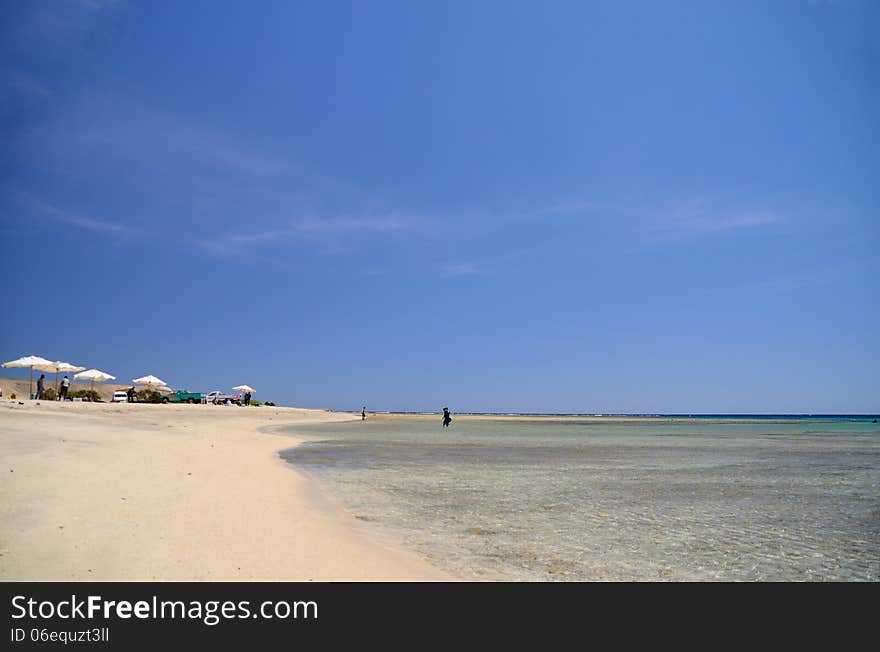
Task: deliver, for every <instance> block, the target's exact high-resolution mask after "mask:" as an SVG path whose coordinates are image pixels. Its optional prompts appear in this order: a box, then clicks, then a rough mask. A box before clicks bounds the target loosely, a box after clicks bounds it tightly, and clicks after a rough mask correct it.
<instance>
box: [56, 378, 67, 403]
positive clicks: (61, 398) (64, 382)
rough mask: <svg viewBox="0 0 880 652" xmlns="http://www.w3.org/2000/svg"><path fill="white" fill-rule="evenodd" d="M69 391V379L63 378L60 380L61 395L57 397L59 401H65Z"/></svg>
mask: <svg viewBox="0 0 880 652" xmlns="http://www.w3.org/2000/svg"><path fill="white" fill-rule="evenodd" d="M69 389H70V378H68V377H67V376H65V377H64V378H62V379H61V393H60V394H59V395H58V400H59V401H66V400H67V391H68V390H69Z"/></svg>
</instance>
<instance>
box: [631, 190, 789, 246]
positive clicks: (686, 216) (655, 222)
mask: <svg viewBox="0 0 880 652" xmlns="http://www.w3.org/2000/svg"><path fill="white" fill-rule="evenodd" d="M646 213H647V216H640V218H639V219H638V221H637V224H638V225H639V226H640V227H641V228H642V235H643V236H644V237H645V238H647V239H648V240H649V241H667V242H668V241H675V240H683V239H688V238H696V237H703V236H706V237H709V236H721V235H725V234H731V233H735V232H745V231H751V230H757V229H763V228H767V227H771V226H773V225H777V224H780V223H782V222H784V221H785V217H784V215H783V214H782V213H779V212H778V211H774V210H771V209H767V208H751V207H720V208H719V207H715V206H711V205H709V203H708V202H706V201H705V200H702V199H695V200H690V201H687V202H683V203H679V204H677V205H673V206H671V207H661V208H659V209H656V210H654V211H650V212H648V211H646Z"/></svg>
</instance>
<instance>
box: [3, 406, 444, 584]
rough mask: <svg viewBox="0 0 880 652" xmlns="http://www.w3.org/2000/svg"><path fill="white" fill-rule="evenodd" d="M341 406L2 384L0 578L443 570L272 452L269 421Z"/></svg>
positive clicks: (274, 440) (427, 575)
mask: <svg viewBox="0 0 880 652" xmlns="http://www.w3.org/2000/svg"><path fill="white" fill-rule="evenodd" d="M21 403H23V404H21ZM38 403H39V404H38ZM352 418H359V417H355V416H353V415H350V414H344V413H332V412H328V411H324V410H308V409H297V408H267V407H260V408H238V407H214V406H190V405H179V406H177V405H146V404H124V403H123V404H94V403H92V404H89V403H71V402H68V403H64V404H62V403H56V402H46V401H41V402H34V401H22V402H20V401H17V400H16V401H11V400H8V399H7V398H6V397H4V400H3V401H0V456H2V458H3V467H2V472H0V477H2V481H0V494H2V500H0V580H4V581H11V580H21V581H70V580H74V581H76V580H96V581H128V580H135V581H139V580H143V581H174V580H181V581H183V580H209V581H210V580H229V581H276V580H277V581H312V580H313V581H444V580H451V579H453V578H452V577H451V576H449V575H447V574H445V573H444V572H442V571H440V570H438V569H436V568H434V567H432V566H430V565H429V564H428V563H427V562H425V561H424V560H422V559H421V558H420V557H418V556H416V555H415V554H413V553H410V552H408V551H406V550H404V549H403V548H402V547H401V546H399V545H398V544H397V543H396V542H395V541H393V540H390V539H385V538H383V537H382V536H381V535H378V534H376V533H375V532H373V531H368V530H366V529H365V527H364V525H363V524H362V523H360V522H359V521H358V520H357V519H355V518H354V517H353V516H352V515H351V514H350V513H348V512H346V511H344V510H343V509H341V508H340V507H338V506H337V505H335V504H334V503H333V502H332V500H331V499H330V498H329V497H327V496H323V495H320V494H319V493H318V492H317V491H316V489H315V487H314V486H313V485H312V484H311V483H310V482H309V481H307V480H306V479H305V478H304V477H303V476H302V475H300V474H299V473H297V472H296V471H294V470H293V469H291V468H290V467H289V466H287V465H286V464H285V463H284V462H283V461H282V460H281V458H279V456H278V451H279V450H281V449H284V448H289V447H291V446H293V445H296V444H297V440H296V439H295V438H291V437H290V436H288V435H280V434H272V427H273V426H279V425H291V424H310V423H321V422H329V421H339V420H348V419H352Z"/></svg>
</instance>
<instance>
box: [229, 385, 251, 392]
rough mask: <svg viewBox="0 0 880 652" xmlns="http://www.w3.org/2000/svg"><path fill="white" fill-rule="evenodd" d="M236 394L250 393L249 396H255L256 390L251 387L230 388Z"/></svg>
mask: <svg viewBox="0 0 880 652" xmlns="http://www.w3.org/2000/svg"><path fill="white" fill-rule="evenodd" d="M232 389H233V390H234V391H236V392H250V393H251V394H256V393H257V390H255V389H254V388H253V387H249V386H248V385H239V386H238V387H233V388H232Z"/></svg>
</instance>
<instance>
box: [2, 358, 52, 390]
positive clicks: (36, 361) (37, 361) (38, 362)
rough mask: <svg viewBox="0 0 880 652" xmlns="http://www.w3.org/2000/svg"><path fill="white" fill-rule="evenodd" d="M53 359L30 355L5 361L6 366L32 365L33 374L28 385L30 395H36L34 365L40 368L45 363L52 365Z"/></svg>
mask: <svg viewBox="0 0 880 652" xmlns="http://www.w3.org/2000/svg"><path fill="white" fill-rule="evenodd" d="M51 364H52V361H51V360H46V358H41V357H40V356H38V355H28V356H25V357H23V358H19V359H18V360H12V361H11V362H4V363H3V366H4V367H22V368H23V367H30V369H31V376H30V385H29V386H28V392H29V394H28V396H29V397H30V396H33V395H34V367H37V368H38V369H39V368H40V367H43V366H44V365H51Z"/></svg>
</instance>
